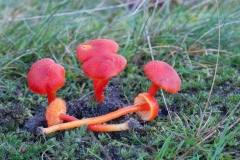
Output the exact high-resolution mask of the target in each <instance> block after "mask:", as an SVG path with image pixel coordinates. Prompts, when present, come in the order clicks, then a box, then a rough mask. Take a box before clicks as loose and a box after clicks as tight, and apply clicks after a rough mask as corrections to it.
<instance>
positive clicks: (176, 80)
mask: <svg viewBox="0 0 240 160" xmlns="http://www.w3.org/2000/svg"><path fill="white" fill-rule="evenodd" d="M144 72H145V74H146V76H147V77H148V78H149V79H150V80H151V81H152V85H151V86H150V88H149V89H148V91H147V92H148V93H149V94H151V95H152V96H154V95H155V94H156V92H157V91H158V89H159V88H161V89H163V90H165V91H166V92H168V93H171V94H175V93H177V92H178V91H179V90H180V88H181V79H180V77H179V76H178V74H177V72H176V71H175V70H174V69H173V67H172V66H170V65H169V64H167V63H165V62H163V61H150V62H148V63H147V64H146V65H145V66H144Z"/></svg>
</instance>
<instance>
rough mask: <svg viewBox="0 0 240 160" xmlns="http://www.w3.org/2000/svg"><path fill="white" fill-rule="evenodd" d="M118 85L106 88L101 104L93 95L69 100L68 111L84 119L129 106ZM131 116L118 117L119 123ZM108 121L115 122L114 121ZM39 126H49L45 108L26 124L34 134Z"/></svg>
mask: <svg viewBox="0 0 240 160" xmlns="http://www.w3.org/2000/svg"><path fill="white" fill-rule="evenodd" d="M115 83H116V82H115ZM117 86H118V85H115V84H114V85H111V86H107V87H106V88H105V100H104V101H103V102H102V103H99V104H97V103H96V102H95V101H94V100H93V98H92V97H93V95H89V96H87V97H84V98H82V99H80V100H76V101H68V102H67V113H68V114H69V115H71V116H74V117H76V118H78V119H82V118H88V117H96V116H100V115H104V114H107V113H109V112H112V111H115V110H117V109H119V108H122V107H124V106H127V104H126V103H124V102H123V100H122V98H121V97H122V93H123V92H122V91H121V89H120V88H118V87H117ZM129 118H130V116H129V115H126V116H122V117H120V118H119V119H118V121H117V123H120V122H124V121H127V120H128V119H129ZM108 123H114V121H111V122H108ZM115 123H116V122H115ZM37 127H47V123H46V119H45V109H40V110H38V111H36V114H35V115H34V116H33V117H32V118H29V119H28V120H27V121H26V123H25V125H24V129H26V130H27V131H29V132H30V133H33V134H36V130H37Z"/></svg>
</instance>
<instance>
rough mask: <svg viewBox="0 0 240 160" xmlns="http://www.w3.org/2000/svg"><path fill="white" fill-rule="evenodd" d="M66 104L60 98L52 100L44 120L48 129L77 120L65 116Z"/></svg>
mask: <svg viewBox="0 0 240 160" xmlns="http://www.w3.org/2000/svg"><path fill="white" fill-rule="evenodd" d="M66 112H67V108H66V102H65V101H64V100H63V99H61V98H56V99H54V100H53V101H52V102H51V103H50V104H49V106H48V107H47V110H46V120H47V124H48V127H50V126H54V125H57V124H61V123H63V121H67V122H71V121H75V120H78V119H77V118H75V117H73V116H70V115H68V114H66Z"/></svg>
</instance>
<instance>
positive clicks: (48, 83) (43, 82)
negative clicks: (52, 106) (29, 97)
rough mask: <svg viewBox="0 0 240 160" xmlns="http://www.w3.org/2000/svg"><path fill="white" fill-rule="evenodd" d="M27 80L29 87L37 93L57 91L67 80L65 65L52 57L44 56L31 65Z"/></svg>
mask: <svg viewBox="0 0 240 160" xmlns="http://www.w3.org/2000/svg"><path fill="white" fill-rule="evenodd" d="M27 82H28V87H29V88H30V89H31V90H32V91H33V92H35V93H38V94H47V93H48V92H56V91H57V90H58V89H59V88H61V87H62V86H63V85H64V84H65V82H66V79H65V71H64V68H63V66H61V65H60V64H57V63H55V62H54V61H53V60H52V59H50V58H44V59H41V60H39V61H37V62H35V63H34V64H33V65H32V66H31V68H30V71H29V72H28V75H27Z"/></svg>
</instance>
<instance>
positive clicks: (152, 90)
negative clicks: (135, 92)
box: [147, 83, 159, 96]
mask: <svg viewBox="0 0 240 160" xmlns="http://www.w3.org/2000/svg"><path fill="white" fill-rule="evenodd" d="M158 90H159V87H158V86H157V85H156V84H154V83H152V84H151V86H150V87H149V89H148V91H147V92H148V93H149V94H150V95H152V96H154V95H155V94H156V93H157V91H158Z"/></svg>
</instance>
